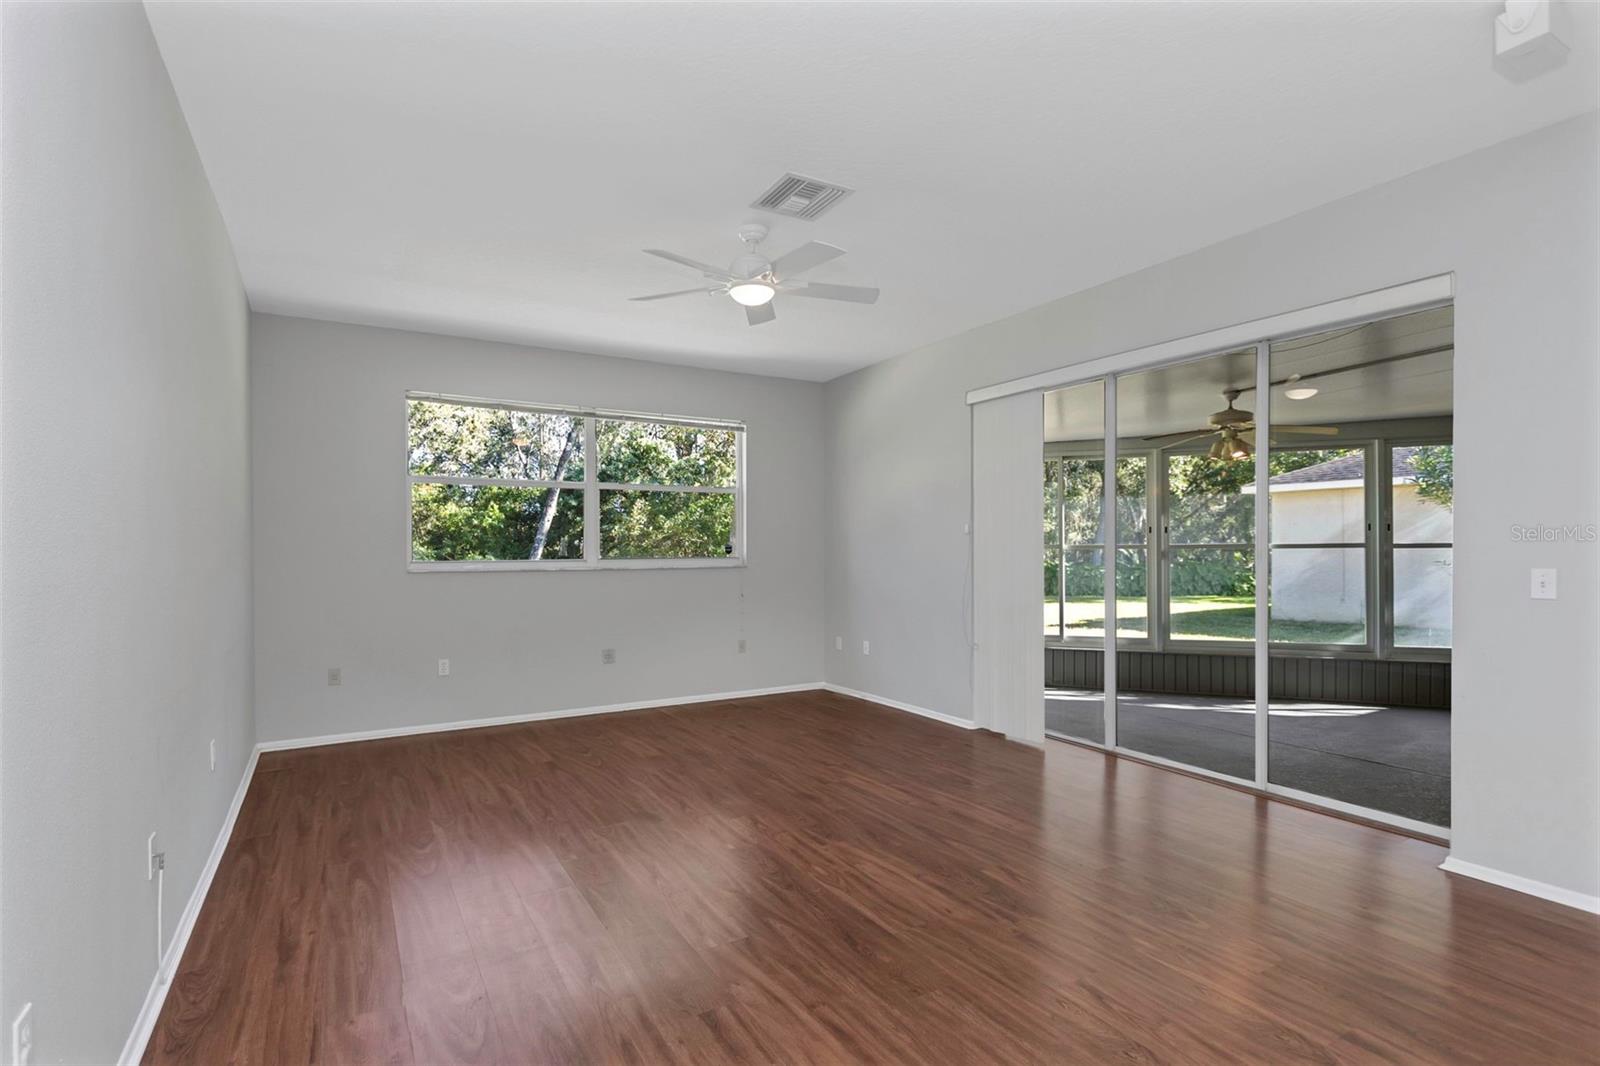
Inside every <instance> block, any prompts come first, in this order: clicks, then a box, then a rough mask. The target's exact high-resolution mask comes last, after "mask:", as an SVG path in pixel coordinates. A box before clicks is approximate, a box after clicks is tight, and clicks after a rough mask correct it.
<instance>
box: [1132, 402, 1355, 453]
mask: <svg viewBox="0 0 1600 1066" xmlns="http://www.w3.org/2000/svg"><path fill="white" fill-rule="evenodd" d="M1244 391H1245V390H1243V389H1224V390H1222V398H1223V399H1225V400H1227V401H1228V406H1227V407H1224V408H1223V409H1222V410H1220V411H1214V412H1212V414H1211V415H1210V417H1208V418H1207V419H1206V421H1207V422H1209V423H1210V424H1211V425H1210V428H1208V429H1204V430H1201V431H1200V432H1194V431H1193V430H1184V431H1183V432H1181V433H1169V434H1167V435H1166V436H1164V437H1146V438H1144V443H1145V444H1159V445H1161V446H1162V447H1164V448H1172V447H1176V446H1177V445H1180V444H1188V443H1189V442H1190V441H1196V440H1204V439H1205V438H1206V437H1209V436H1211V435H1212V434H1216V437H1217V440H1216V443H1214V444H1212V445H1211V450H1210V451H1208V452H1206V457H1207V458H1210V459H1248V458H1249V457H1250V453H1251V450H1252V449H1251V445H1252V444H1254V443H1255V428H1256V423H1255V415H1254V414H1252V413H1251V412H1249V411H1241V410H1239V409H1238V408H1237V407H1235V406H1233V401H1235V400H1237V399H1238V398H1239V394H1240V393H1242V392H1244ZM1272 431H1273V432H1274V433H1283V434H1285V435H1293V434H1300V435H1303V436H1310V437H1337V436H1338V435H1339V430H1338V427H1336V426H1273V427H1272ZM1270 443H1272V444H1276V443H1278V442H1277V441H1276V440H1273V441H1271V442H1270Z"/></svg>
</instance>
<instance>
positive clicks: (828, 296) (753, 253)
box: [631, 222, 878, 326]
mask: <svg viewBox="0 0 1600 1066" xmlns="http://www.w3.org/2000/svg"><path fill="white" fill-rule="evenodd" d="M766 236H767V227H765V226H763V225H761V224H760V223H759V222H753V223H751V224H749V225H747V226H740V227H739V239H740V240H741V241H743V242H744V246H745V251H744V254H743V255H741V256H740V257H739V258H737V259H735V260H734V261H733V262H732V263H731V264H730V265H729V267H728V269H726V270H723V269H722V268H721V267H715V266H712V265H711V264H710V263H702V262H699V261H698V260H695V259H690V258H689V257H688V256H683V255H678V254H677V253H676V252H665V251H662V250H661V249H660V248H646V249H645V250H644V251H645V254H646V255H654V256H659V257H661V258H662V259H665V260H668V261H669V262H673V263H679V264H681V265H683V266H686V267H690V268H692V269H694V270H698V271H699V272H700V273H701V274H704V275H705V276H706V277H707V278H709V279H710V280H711V282H712V284H711V285H709V286H701V287H699V288H694V289H680V290H678V291H677V292H658V293H655V294H653V295H650V296H634V297H632V298H631V299H633V300H635V301H639V300H665V299H668V298H670V297H673V296H689V295H691V294H693V293H707V294H709V295H712V296H731V297H733V300H734V302H735V303H737V304H740V305H741V306H743V307H744V314H745V319H746V321H748V322H749V323H750V325H752V326H759V325H761V324H762V323H763V322H771V321H772V320H773V319H775V318H777V317H778V315H777V312H776V311H775V310H774V309H773V306H772V301H773V297H775V296H777V295H778V294H779V293H782V294H784V295H785V296H809V297H811V298H812V299H817V300H844V301H847V302H849V303H858V304H870V303H876V302H877V300H878V290H877V289H872V288H867V287H866V286H863V285H827V284H823V283H821V282H815V281H813V282H810V283H807V282H803V281H796V280H794V279H795V278H797V277H798V276H799V275H801V274H804V273H805V272H806V271H808V270H811V269H813V268H815V267H819V266H821V265H822V264H823V263H827V262H830V261H831V260H834V259H837V258H838V257H839V256H841V255H843V254H844V249H843V248H835V247H834V246H833V245H831V244H823V243H822V242H821V241H809V242H807V243H806V244H802V245H801V246H800V247H798V248H796V249H795V250H794V251H792V252H788V253H786V254H784V255H780V256H779V257H778V258H777V259H774V260H772V261H770V262H769V261H768V260H767V259H766V257H765V256H763V255H761V253H760V252H759V251H758V246H759V245H760V244H761V242H762V241H763V240H765V239H766Z"/></svg>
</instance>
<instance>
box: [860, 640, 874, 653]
mask: <svg viewBox="0 0 1600 1066" xmlns="http://www.w3.org/2000/svg"><path fill="white" fill-rule="evenodd" d="M861 654H862V655H871V654H872V641H870V640H863V641H862V642H861Z"/></svg>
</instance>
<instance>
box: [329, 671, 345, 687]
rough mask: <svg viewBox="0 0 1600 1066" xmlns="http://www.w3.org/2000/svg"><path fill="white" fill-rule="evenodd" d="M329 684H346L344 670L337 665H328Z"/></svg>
mask: <svg viewBox="0 0 1600 1066" xmlns="http://www.w3.org/2000/svg"><path fill="white" fill-rule="evenodd" d="M328 684H330V685H342V684H344V671H343V670H341V669H339V668H338V667H337V666H330V667H328Z"/></svg>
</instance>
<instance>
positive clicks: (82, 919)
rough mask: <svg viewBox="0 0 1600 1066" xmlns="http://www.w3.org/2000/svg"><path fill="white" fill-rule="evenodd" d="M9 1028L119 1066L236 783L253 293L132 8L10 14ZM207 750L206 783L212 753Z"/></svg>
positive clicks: (245, 703)
mask: <svg viewBox="0 0 1600 1066" xmlns="http://www.w3.org/2000/svg"><path fill="white" fill-rule="evenodd" d="M3 18H4V31H3V32H4V55H3V66H4V81H3V84H0V93H3V98H4V112H3V116H0V126H3V130H4V133H3V143H0V156H3V160H4V164H3V165H4V171H3V174H0V187H3V201H0V225H3V228H4V234H5V242H4V258H3V264H0V267H3V272H4V302H3V309H0V311H3V323H4V324H3V331H0V456H3V460H0V486H3V493H0V602H3V605H4V614H3V617H0V671H3V674H4V689H3V701H4V702H3V712H4V714H3V720H4V734H3V737H0V744H3V746H0V807H3V810H4V814H3V819H0V866H3V869H4V882H3V888H0V947H3V951H4V955H3V959H4V961H3V964H0V982H3V986H4V987H3V992H0V1020H3V1023H4V1028H3V1032H4V1036H5V1040H6V1042H7V1044H9V1036H10V1023H11V1019H12V1018H13V1017H14V1016H15V1014H16V1011H17V1010H18V1009H19V1008H20V1006H21V1005H22V1004H23V1003H24V1002H26V1001H30V1000H31V1001H32V1002H33V1005H34V1036H35V1042H36V1043H35V1052H36V1054H35V1061H37V1062H42V1063H43V1062H61V1061H67V1062H110V1061H112V1060H113V1059H114V1058H115V1057H116V1055H117V1054H118V1053H119V1052H120V1051H121V1049H122V1044H123V1041H124V1040H125V1039H126V1038H127V1036H128V1032H129V1030H130V1029H131V1027H132V1025H133V1022H134V1018H135V1016H136V1015H137V1013H138V1010H139V1007H140V1005H141V1004H142V1003H143V1001H144V997H145V993H146V992H147V990H148V989H149V986H150V982H151V979H152V977H153V976H154V974H155V940H156V926H155V886H154V885H152V884H150V883H148V882H147V881H146V880H145V875H144V869H143V868H144V861H145V860H144V852H145V838H146V836H147V835H148V834H149V833H150V832H151V831H152V830H154V831H157V832H158V833H159V834H160V839H161V841H162V844H163V846H164V847H165V849H166V852H167V856H168V869H167V894H166V913H165V915H164V921H163V926H164V929H165V931H166V933H167V935H168V936H170V934H171V932H172V928H173V926H174V925H175V924H176V922H177V919H178V916H179V914H180V913H181V911H182V909H183V906H184V904H185V902H186V901H187V899H188V897H189V894H190V892H191V891H192V890H193V888H194V885H195V883H196V880H197V878H198V875H199V872H200V868H201V865H202V864H203V862H204V860H205V858H206V855H207V853H208V852H209V851H210V849H211V845H212V843H213V841H214V840H215V838H216V835H217V831H218V829H219V828H220V826H221V823H222V819H223V816H224V813H225V812H226V810H227V807H228V803H229V801H230V800H231V798H232V796H233V793H234V790H235V789H236V788H237V786H238V784H239V777H240V774H241V772H242V770H243V767H244V764H245V761H246V758H247V756H248V754H249V750H250V747H251V744H252V743H253V741H254V728H253V724H252V722H251V714H250V687H251V681H250V607H249V595H250V586H249V569H248V564H247V562H246V560H248V559H249V556H250V529H249V518H250V513H249V502H250V501H249V495H248V489H247V483H246V482H247V477H248V436H249V435H248V428H247V424H246V419H247V417H248V410H247V405H246V399H245V389H246V383H247V372H246V366H245V362H246V361H245V341H246V335H247V322H246V315H247V311H246V307H245V300H244V295H243V292H242V290H241V288H240V285H239V279H238V274H237V272H236V271H235V269H234V262H233V253H232V251H231V250H230V247H229V244H228V239H227V236H226V234H225V233H224V231H223V227H222V222H221V219H220V218H219V216H218V214H217V210H216V205H215V203H214V202H213V200H212V197H211V192H210V189H209V187H208V186H207V184H206V179H205V175H204V174H203V173H202V171H201V167H200V162H199V160H198V158H197V157H196V155H195V151H194V146H193V145H192V144H191V142H190V139H189V133H188V129H187V127H186V126H185V124H184V120H183V115H182V114H181V113H180V112H179V109H178V104H177V100H176V99H175V98H174V96H173V93H172V88H171V86H170V85H169V84H168V81H167V74H166V70H165V68H164V67H163V66H162V64H161V59H160V56H159V55H158V54H157V52H156V44H155V41H154V39H153V38H152V36H151V34H150V29H149V26H148V25H147V24H146V21H145V14H144V10H143V9H142V8H141V7H139V6H138V5H136V4H63V5H59V6H54V5H23V4H6V5H4V8H3ZM213 738H214V739H215V740H216V742H217V751H218V762H217V768H216V771H215V772H212V771H211V770H210V769H209V766H208V759H207V745H208V742H209V741H210V740H212V739H213Z"/></svg>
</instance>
